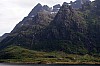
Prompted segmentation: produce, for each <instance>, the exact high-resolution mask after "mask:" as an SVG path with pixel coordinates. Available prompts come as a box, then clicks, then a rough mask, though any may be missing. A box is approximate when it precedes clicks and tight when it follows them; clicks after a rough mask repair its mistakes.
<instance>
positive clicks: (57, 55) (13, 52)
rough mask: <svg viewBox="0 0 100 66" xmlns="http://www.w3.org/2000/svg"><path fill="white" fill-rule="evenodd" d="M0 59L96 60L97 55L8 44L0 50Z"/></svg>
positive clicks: (20, 60)
mask: <svg viewBox="0 0 100 66" xmlns="http://www.w3.org/2000/svg"><path fill="white" fill-rule="evenodd" d="M0 61H1V62H8V63H56V62H70V63H71V62H74V63H75V62H78V63H81V62H98V63H100V57H99V56H96V57H94V56H91V55H88V54H86V55H77V54H67V53H64V52H61V51H59V52H58V51H54V52H42V51H41V52H40V51H33V50H28V49H25V48H22V47H19V46H10V47H8V48H6V49H4V50H2V51H1V52H0Z"/></svg>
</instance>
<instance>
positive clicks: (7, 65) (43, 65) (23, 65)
mask: <svg viewBox="0 0 100 66" xmlns="http://www.w3.org/2000/svg"><path fill="white" fill-rule="evenodd" d="M0 66H100V65H45V64H40V65H39V64H33V65H32V64H21V65H17V64H0Z"/></svg>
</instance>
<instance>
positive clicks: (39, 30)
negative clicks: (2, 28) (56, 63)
mask: <svg viewBox="0 0 100 66" xmlns="http://www.w3.org/2000/svg"><path fill="white" fill-rule="evenodd" d="M99 3H100V1H99V0H96V1H94V2H86V3H84V4H83V5H82V8H80V9H74V8H73V7H71V6H70V5H69V4H68V3H66V2H64V3H63V5H62V6H60V5H59V4H58V5H56V6H54V8H53V9H51V8H50V7H48V6H47V5H44V6H42V5H41V4H37V5H36V6H35V7H34V8H33V9H32V11H31V12H30V13H29V15H28V16H27V17H25V18H24V19H23V20H22V21H21V22H19V23H18V24H17V25H16V26H15V28H14V29H13V30H12V32H11V33H10V34H9V36H7V37H6V38H5V39H3V40H2V41H1V43H0V49H1V50H2V49H4V48H6V47H8V46H11V45H14V46H21V47H24V48H27V49H32V50H38V51H47V52H49V51H63V52H66V53H78V54H87V53H89V54H99V53H100V49H99V48H100V41H99V40H100V35H99V34H100V23H99V22H100V20H99V17H100V15H99V14H97V13H99V10H100V8H99Z"/></svg>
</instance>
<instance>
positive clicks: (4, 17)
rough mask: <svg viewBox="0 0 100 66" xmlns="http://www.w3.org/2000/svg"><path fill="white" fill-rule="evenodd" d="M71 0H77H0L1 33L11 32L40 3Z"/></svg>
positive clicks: (51, 4)
mask: <svg viewBox="0 0 100 66" xmlns="http://www.w3.org/2000/svg"><path fill="white" fill-rule="evenodd" d="M70 1H75V0H0V35H3V34H4V33H9V32H10V31H11V30H12V29H13V28H14V27H15V25H16V24H17V23H19V22H20V21H21V20H22V19H23V18H24V17H25V16H27V15H28V13H29V12H30V11H31V10H32V8H33V7H34V6H35V5H36V4H38V3H41V4H42V5H44V4H45V5H48V6H53V5H55V4H58V3H60V4H62V3H63V2H70Z"/></svg>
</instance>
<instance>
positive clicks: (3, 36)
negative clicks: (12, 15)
mask: <svg viewBox="0 0 100 66" xmlns="http://www.w3.org/2000/svg"><path fill="white" fill-rule="evenodd" d="M8 35H9V33H5V34H4V35H2V36H1V37H0V42H1V41H2V40H3V39H5V38H6V37H7V36H8Z"/></svg>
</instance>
